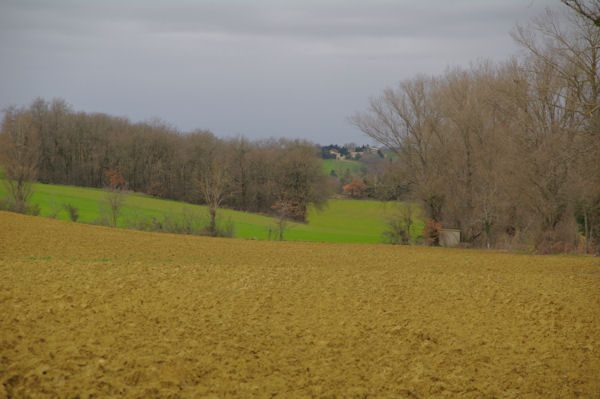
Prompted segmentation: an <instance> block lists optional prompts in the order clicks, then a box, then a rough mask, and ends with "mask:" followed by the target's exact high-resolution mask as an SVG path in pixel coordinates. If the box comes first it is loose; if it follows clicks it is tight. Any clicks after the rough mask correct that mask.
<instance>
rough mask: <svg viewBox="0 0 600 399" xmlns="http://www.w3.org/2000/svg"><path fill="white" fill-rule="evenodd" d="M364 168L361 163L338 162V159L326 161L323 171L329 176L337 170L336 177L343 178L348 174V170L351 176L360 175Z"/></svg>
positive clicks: (324, 161)
mask: <svg viewBox="0 0 600 399" xmlns="http://www.w3.org/2000/svg"><path fill="white" fill-rule="evenodd" d="M362 168H363V166H362V165H361V163H360V162H359V161H350V160H344V161H341V160H340V161H338V160H336V159H326V160H323V170H325V173H327V174H328V175H329V174H331V171H332V170H335V173H336V175H338V176H343V175H344V174H345V173H346V170H348V171H350V174H359V173H360V172H361V170H362Z"/></svg>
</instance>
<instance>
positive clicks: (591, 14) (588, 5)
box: [561, 0, 600, 28]
mask: <svg viewBox="0 0 600 399" xmlns="http://www.w3.org/2000/svg"><path fill="white" fill-rule="evenodd" d="M561 2H562V3H563V4H565V5H566V6H568V7H570V8H571V9H573V10H575V12H577V13H578V14H579V15H582V16H584V17H585V18H587V19H589V20H590V21H592V22H593V23H594V25H596V27H598V28H600V1H599V0H587V1H586V0H561Z"/></svg>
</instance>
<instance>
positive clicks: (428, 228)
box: [423, 220, 442, 246]
mask: <svg viewBox="0 0 600 399" xmlns="http://www.w3.org/2000/svg"><path fill="white" fill-rule="evenodd" d="M441 232H442V225H441V224H439V223H438V222H436V221H435V220H430V221H429V222H427V224H426V225H425V230H423V236H424V237H425V240H426V241H427V243H428V244H429V245H435V246H438V245H440V234H441Z"/></svg>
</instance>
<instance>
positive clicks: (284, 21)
mask: <svg viewBox="0 0 600 399" xmlns="http://www.w3.org/2000/svg"><path fill="white" fill-rule="evenodd" d="M556 3H557V1H556V2H549V1H548V2H544V1H541V0H536V1H523V0H488V1H481V0H479V1H475V0H471V1H466V0H465V1H450V0H447V1H443V0H429V1H422V2H414V1H412V2H411V1H407V0H398V1H367V0H353V1H352V0H347V1H331V0H330V1H308V2H306V1H254V2H245V1H233V0H230V1H223V0H222V1H169V2H167V1H130V2H117V1H108V2H107V1H83V2H80V1H45V2H42V1H2V0H0V50H1V54H2V56H1V57H0V70H1V71H2V75H1V76H0V106H6V105H8V104H27V103H29V102H30V101H31V100H32V99H33V98H35V97H36V96H43V97H45V98H52V97H63V98H65V99H66V100H67V101H69V102H71V103H72V104H74V106H75V108H77V109H82V110H85V111H100V112H107V113H111V114H115V115H124V116H128V117H130V118H131V119H133V120H143V119H147V118H151V117H160V118H162V119H164V120H166V121H168V122H170V123H172V124H174V125H176V126H178V127H179V128H181V129H183V130H191V129H193V128H196V127H198V128H209V129H211V130H213V131H214V132H215V133H216V134H218V135H220V136H229V135H237V134H243V135H247V136H249V137H255V138H259V137H269V136H277V137H279V136H286V137H306V138H308V139H311V140H314V141H317V142H321V143H328V142H339V143H343V142H346V141H358V142H365V141H367V140H366V138H364V137H362V136H361V135H360V133H358V132H356V131H355V130H354V129H353V128H352V127H351V126H349V125H348V124H347V122H346V117H347V116H348V115H350V114H352V113H353V112H354V111H356V110H360V109H362V108H364V107H365V105H366V102H367V100H368V97H369V96H372V95H377V94H378V92H379V91H380V90H381V89H382V88H384V87H386V86H389V85H393V84H395V83H396V82H398V81H400V80H402V79H406V78H410V77H412V76H414V75H415V74H417V73H428V74H437V73H440V72H442V71H443V70H444V69H445V68H446V67H447V66H448V65H465V64H467V63H468V62H469V61H472V60H475V59H477V58H490V59H495V60H502V59H505V58H507V57H508V56H509V55H510V54H512V53H514V52H515V49H516V47H515V45H514V44H513V43H512V41H511V39H510V38H509V35H508V31H509V30H510V29H511V27H512V26H514V24H515V23H516V22H517V21H521V22H526V21H527V19H528V18H530V17H531V16H533V15H536V14H539V12H541V11H542V10H543V8H544V6H546V5H555V4H556Z"/></svg>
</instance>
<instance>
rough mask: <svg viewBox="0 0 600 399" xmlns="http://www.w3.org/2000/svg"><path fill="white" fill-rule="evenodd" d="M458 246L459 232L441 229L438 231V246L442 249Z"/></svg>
mask: <svg viewBox="0 0 600 399" xmlns="http://www.w3.org/2000/svg"><path fill="white" fill-rule="evenodd" d="M459 244H460V230H458V229H442V230H441V231H440V245H441V246H442V247H457V246H458V245H459Z"/></svg>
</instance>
